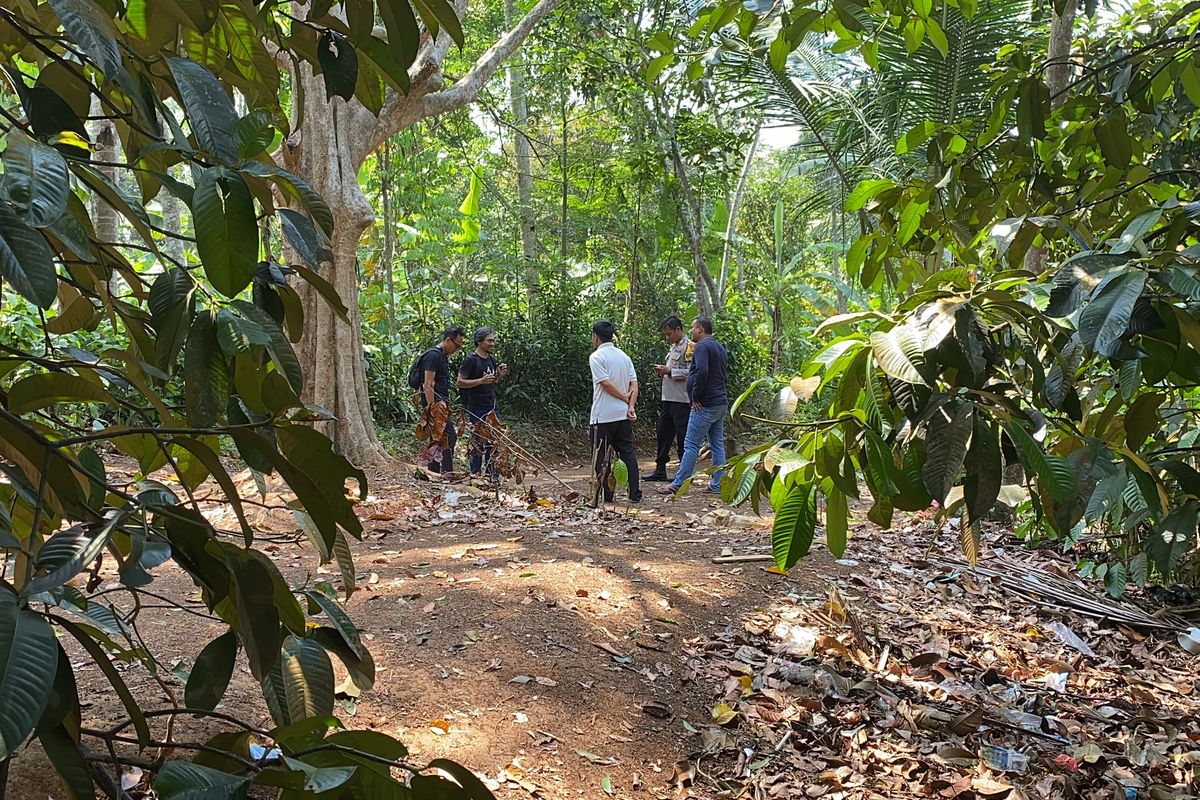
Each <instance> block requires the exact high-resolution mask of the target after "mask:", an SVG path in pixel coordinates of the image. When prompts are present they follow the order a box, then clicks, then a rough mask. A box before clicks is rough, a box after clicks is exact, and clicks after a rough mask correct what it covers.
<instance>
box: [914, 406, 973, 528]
mask: <svg viewBox="0 0 1200 800" xmlns="http://www.w3.org/2000/svg"><path fill="white" fill-rule="evenodd" d="M974 420H975V406H974V404H973V403H969V402H967V401H964V400H952V401H950V402H949V403H946V404H945V405H943V406H942V407H941V408H939V409H938V410H937V411H936V412H934V414H933V417H932V418H931V419H930V420H929V422H928V423H927V427H926V430H925V452H926V456H925V467H924V469H923V470H922V476H923V478H924V480H925V488H927V489H928V490H929V496H930V497H932V498H933V499H934V500H936V501H937V502H938V503H940V504H942V505H945V503H946V495H947V494H949V493H950V489H951V487H953V486H954V485H955V484H956V483H958V476H959V473H960V472H962V468H963V463H964V462H965V461H966V458H967V444H968V442H969V441H970V439H971V432H972V431H973V430H974Z"/></svg>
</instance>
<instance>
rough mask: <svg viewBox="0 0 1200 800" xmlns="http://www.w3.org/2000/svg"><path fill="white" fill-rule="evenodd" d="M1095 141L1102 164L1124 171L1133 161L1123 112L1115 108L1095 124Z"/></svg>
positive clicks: (1131, 146)
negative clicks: (1098, 146)
mask: <svg viewBox="0 0 1200 800" xmlns="http://www.w3.org/2000/svg"><path fill="white" fill-rule="evenodd" d="M1095 131H1096V141H1097V142H1098V143H1099V144H1100V153H1101V154H1102V155H1103V156H1104V163H1106V164H1108V166H1110V167H1113V168H1114V169H1126V168H1127V167H1128V166H1129V162H1130V161H1131V160H1132V159H1133V143H1132V142H1131V141H1130V140H1129V127H1128V121H1127V120H1126V119H1125V112H1124V111H1123V110H1122V109H1121V107H1120V106H1117V107H1116V108H1115V109H1114V110H1113V111H1112V113H1111V114H1110V115H1109V116H1107V117H1105V118H1103V119H1101V120H1100V121H1099V122H1097V123H1096V128H1095Z"/></svg>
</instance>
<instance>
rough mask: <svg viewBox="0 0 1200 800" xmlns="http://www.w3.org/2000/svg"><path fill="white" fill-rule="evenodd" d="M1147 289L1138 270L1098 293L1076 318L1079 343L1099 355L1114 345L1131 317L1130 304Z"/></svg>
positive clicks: (1116, 278)
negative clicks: (1077, 319) (1077, 318)
mask: <svg viewBox="0 0 1200 800" xmlns="http://www.w3.org/2000/svg"><path fill="white" fill-rule="evenodd" d="M1145 287H1146V273H1144V272H1142V271H1141V270H1134V271H1131V272H1126V273H1125V274H1123V275H1118V276H1117V277H1115V278H1113V279H1112V280H1111V281H1109V283H1108V284H1107V285H1106V286H1104V287H1103V288H1101V289H1100V291H1099V292H1097V294H1096V296H1095V297H1093V298H1092V299H1091V300H1090V301H1088V304H1087V305H1086V306H1084V308H1083V311H1082V312H1081V313H1080V315H1079V340H1080V341H1081V342H1083V344H1085V345H1086V346H1088V347H1091V348H1092V349H1093V350H1095V351H1096V352H1098V353H1107V352H1108V351H1109V348H1110V347H1111V346H1112V345H1114V344H1116V343H1117V342H1118V341H1119V340H1120V339H1121V336H1122V335H1124V333H1125V329H1126V328H1128V327H1129V318H1130V317H1131V316H1132V315H1133V305H1134V303H1136V302H1137V299H1138V298H1139V297H1141V296H1142V290H1143V289H1144V288H1145Z"/></svg>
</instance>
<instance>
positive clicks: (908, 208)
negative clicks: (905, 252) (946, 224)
mask: <svg viewBox="0 0 1200 800" xmlns="http://www.w3.org/2000/svg"><path fill="white" fill-rule="evenodd" d="M928 210H929V201H928V200H924V201H920V202H918V201H916V200H911V201H909V202H907V203H905V204H904V207H903V208H902V209H901V210H900V227H899V228H898V229H897V231H896V242H897V243H898V244H902V245H904V244H908V242H909V240H910V239H912V237H913V235H914V234H916V232H917V229H918V228H919V227H920V226H921V220H922V219H923V218H924V217H925V212H926V211H928Z"/></svg>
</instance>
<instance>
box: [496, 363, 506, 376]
mask: <svg viewBox="0 0 1200 800" xmlns="http://www.w3.org/2000/svg"><path fill="white" fill-rule="evenodd" d="M499 370H500V371H499V372H497V373H496V374H497V375H498V376H499V377H501V378H504V377H507V376H508V364H501V365H500V367H499Z"/></svg>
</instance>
